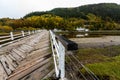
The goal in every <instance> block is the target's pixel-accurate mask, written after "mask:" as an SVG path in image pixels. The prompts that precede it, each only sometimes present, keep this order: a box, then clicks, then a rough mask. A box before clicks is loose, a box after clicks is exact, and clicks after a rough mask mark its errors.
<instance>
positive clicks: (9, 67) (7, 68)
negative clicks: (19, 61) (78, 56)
mask: <svg viewBox="0 0 120 80" xmlns="http://www.w3.org/2000/svg"><path fill="white" fill-rule="evenodd" d="M0 61H1V63H2V65H3V67H4V69H5V71H6V72H7V74H8V75H10V74H11V73H12V71H13V70H14V67H13V66H12V65H11V64H10V63H9V62H8V61H7V59H6V58H5V56H4V55H2V56H0Z"/></svg>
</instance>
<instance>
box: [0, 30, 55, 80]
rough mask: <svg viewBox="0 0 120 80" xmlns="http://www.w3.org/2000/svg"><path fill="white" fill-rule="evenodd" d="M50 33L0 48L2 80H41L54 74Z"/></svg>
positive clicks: (0, 74) (42, 33) (39, 34)
mask: <svg viewBox="0 0 120 80" xmlns="http://www.w3.org/2000/svg"><path fill="white" fill-rule="evenodd" d="M49 40H50V39H49V32H48V31H45V30H44V31H42V32H40V33H37V34H34V35H32V36H28V37H26V38H23V39H22V40H19V41H18V42H15V43H12V44H10V45H8V46H5V47H2V48H0V80H6V79H7V80H40V79H43V78H45V77H46V75H47V74H48V75H49V76H50V75H51V74H53V72H54V70H53V61H52V57H51V49H50V41H49Z"/></svg>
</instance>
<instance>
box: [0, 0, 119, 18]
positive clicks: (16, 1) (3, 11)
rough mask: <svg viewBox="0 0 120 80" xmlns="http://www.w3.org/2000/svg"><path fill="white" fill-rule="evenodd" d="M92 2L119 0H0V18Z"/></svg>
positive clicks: (114, 1)
mask: <svg viewBox="0 0 120 80" xmlns="http://www.w3.org/2000/svg"><path fill="white" fill-rule="evenodd" d="M94 3H117V4H120V0H0V18H3V17H10V18H20V17H23V16H24V15H26V14H27V13H29V12H33V11H47V10H51V9H53V8H57V7H77V6H81V5H85V4H94Z"/></svg>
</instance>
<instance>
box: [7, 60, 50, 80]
mask: <svg viewBox="0 0 120 80" xmlns="http://www.w3.org/2000/svg"><path fill="white" fill-rule="evenodd" d="M50 60H51V58H49V59H46V60H44V61H41V60H37V61H35V62H34V63H31V64H30V65H27V66H25V67H24V68H23V69H22V70H19V71H18V72H16V73H14V74H12V75H10V76H9V78H8V79H9V80H18V79H20V78H22V77H24V76H25V75H27V74H29V73H31V72H32V71H34V70H35V69H37V68H39V67H40V66H42V65H43V64H46V63H47V62H48V61H50Z"/></svg>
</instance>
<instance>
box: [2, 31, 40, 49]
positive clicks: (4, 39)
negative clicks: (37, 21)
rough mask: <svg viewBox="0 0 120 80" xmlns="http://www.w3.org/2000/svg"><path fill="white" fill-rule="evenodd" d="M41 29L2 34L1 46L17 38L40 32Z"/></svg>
mask: <svg viewBox="0 0 120 80" xmlns="http://www.w3.org/2000/svg"><path fill="white" fill-rule="evenodd" d="M40 31H41V30H34V31H26V32H24V31H21V32H10V33H8V34H5V35H0V47H2V46H5V45H8V44H10V43H12V42H14V41H16V40H17V39H20V38H23V37H25V36H29V35H31V34H34V33H37V32H40Z"/></svg>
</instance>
